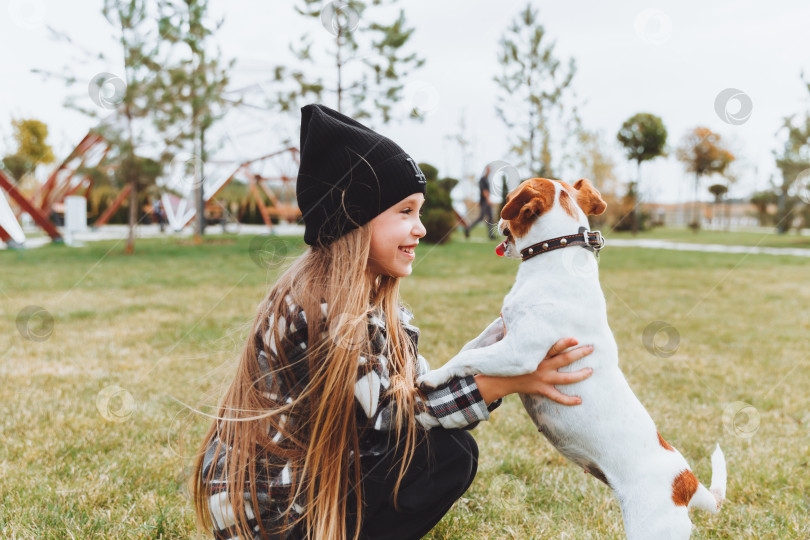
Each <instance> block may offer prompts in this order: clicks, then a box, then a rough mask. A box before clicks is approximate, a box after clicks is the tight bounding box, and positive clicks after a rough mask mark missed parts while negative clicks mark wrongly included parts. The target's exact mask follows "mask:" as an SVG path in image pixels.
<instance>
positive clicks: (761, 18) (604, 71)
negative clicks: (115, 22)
mask: <svg viewBox="0 0 810 540" xmlns="http://www.w3.org/2000/svg"><path fill="white" fill-rule="evenodd" d="M294 4H295V2H293V1H292V0H289V1H287V0H284V1H282V0H275V1H267V0H264V1H261V0H232V1H230V2H225V1H224V0H211V7H212V10H213V12H214V13H215V14H217V15H218V16H222V17H224V20H225V22H224V24H223V26H222V27H221V28H220V30H219V31H218V33H217V35H216V42H217V45H218V46H219V47H220V48H221V51H222V54H223V57H225V58H234V59H235V60H236V67H235V69H234V72H233V75H232V80H233V85H232V88H233V89H246V88H247V89H251V92H249V93H247V94H245V95H246V96H251V98H252V97H256V98H257V99H256V101H257V102H260V99H258V98H259V97H260V96H261V93H260V89H261V88H267V86H266V81H267V80H268V79H269V77H270V69H271V68H272V66H274V65H276V64H280V63H283V64H290V63H292V62H293V61H292V59H291V56H290V54H289V53H288V51H287V47H288V44H289V43H290V42H294V43H300V42H301V40H302V39H303V36H305V35H307V36H309V37H310V38H311V39H313V41H314V42H315V44H316V47H320V48H324V47H326V46H327V42H328V41H327V40H328V39H330V37H331V36H330V35H329V34H328V32H327V31H326V29H325V28H324V27H323V26H322V25H321V24H320V23H319V21H317V20H313V19H307V18H304V17H301V16H299V15H297V14H296V13H295V11H294V10H293V5H294ZM101 5H102V1H101V0H71V1H70V2H57V1H55V0H0V45H2V46H0V68H1V69H2V73H3V77H2V79H3V84H0V152H2V153H3V154H6V153H8V152H10V151H13V147H12V146H13V145H12V144H11V133H12V131H11V120H12V119H13V118H23V117H24V118H28V117H34V118H37V119H39V120H42V121H44V122H46V123H47V124H48V126H49V128H50V136H49V138H50V142H51V144H52V145H53V146H54V149H55V151H56V153H57V155H58V156H60V157H64V156H65V155H66V154H67V153H68V152H69V151H70V150H71V149H72V148H73V147H74V146H75V145H76V144H77V143H78V142H79V141H80V140H81V138H82V137H83V136H84V135H85V134H86V133H87V131H88V129H90V128H91V127H92V126H93V125H94V124H95V122H96V120H93V119H92V118H89V117H87V116H85V115H82V114H81V113H79V112H76V111H72V110H69V109H66V108H65V107H64V102H65V99H66V98H67V97H68V96H80V97H81V96H82V95H83V94H87V92H88V91H87V85H88V84H89V81H90V80H92V79H93V77H94V76H96V75H97V74H98V73H100V72H108V73H112V74H120V73H122V71H123V67H122V65H121V63H120V56H116V54H117V46H116V42H115V41H114V39H113V33H112V29H111V27H110V26H109V24H108V23H107V21H106V20H105V19H104V18H103V16H102V15H101ZM396 5H397V9H399V8H402V9H404V10H405V15H406V18H407V21H408V23H409V25H410V26H413V27H414V28H415V32H414V33H413V36H412V38H411V40H410V42H409V50H412V51H414V52H416V53H417V54H419V55H420V56H421V57H423V58H425V60H426V62H425V65H424V67H423V68H421V69H420V70H418V71H416V72H414V73H413V74H411V76H410V77H409V78H408V79H407V80H406V81H405V82H406V100H411V101H413V102H415V103H417V104H419V105H420V106H422V107H423V108H424V109H426V111H427V112H426V119H425V121H424V122H421V123H417V122H413V121H403V122H399V121H395V122H392V123H389V124H386V125H376V124H375V125H374V127H375V129H377V130H378V131H379V132H381V133H383V134H384V135H386V136H388V137H390V138H391V139H393V140H394V141H396V142H397V143H398V144H399V145H400V146H402V147H403V148H404V149H405V150H406V151H407V152H408V153H409V154H411V155H412V156H413V157H414V158H415V159H416V160H417V161H419V162H428V163H431V164H433V165H434V166H436V167H438V168H439V171H440V174H441V175H442V176H454V177H460V176H461V175H462V173H464V174H466V175H468V176H475V177H477V176H478V175H479V174H480V172H481V170H482V169H483V168H484V166H485V165H486V164H487V163H489V162H492V161H495V160H505V161H508V162H513V161H515V160H514V158H513V156H510V155H509V153H508V149H509V146H510V145H509V132H508V129H507V128H506V127H505V126H504V124H503V122H502V121H501V120H500V119H499V118H498V117H497V115H496V112H495V103H496V96H497V95H498V88H497V85H496V84H495V82H494V81H493V77H494V76H495V75H497V74H498V73H499V70H500V67H499V64H498V62H497V52H498V41H499V39H500V37H501V35H502V34H503V33H504V31H505V30H506V28H507V27H508V26H509V25H510V22H511V21H512V20H513V19H514V18H515V17H516V16H517V14H518V13H519V12H520V10H521V9H522V8H523V7H524V6H525V5H526V2H525V0H521V1H514V0H501V1H499V2H489V1H480V0H477V1H474V0H464V1H462V0H400V2H399V3H398V4H396ZM532 5H533V6H535V7H536V8H537V9H538V10H539V17H540V22H541V23H542V24H543V25H544V27H545V30H546V33H547V36H548V38H549V39H550V40H552V41H554V42H555V54H556V55H557V57H558V58H559V59H560V60H562V61H563V63H564V64H567V62H568V59H569V58H574V59H575V61H576V63H577V72H576V75H575V76H574V79H573V83H572V87H573V88H574V90H575V92H576V96H577V100H578V102H579V111H580V116H581V118H582V121H583V125H584V127H585V128H587V129H589V130H592V131H596V132H598V133H600V134H601V137H602V139H603V141H604V145H605V148H607V150H608V152H609V154H610V156H611V157H612V158H613V160H614V161H615V163H616V173H617V176H618V177H619V179H620V180H622V181H624V180H630V179H633V178H634V177H635V175H636V169H635V164H633V165H630V164H629V163H627V161H626V159H625V157H624V154H623V152H622V149H621V147H620V146H619V144H618V142H617V141H616V132H617V131H618V129H619V128H620V127H621V125H622V123H623V122H624V121H625V120H626V119H627V118H629V117H630V116H632V115H634V114H636V113H638V112H649V113H652V114H655V115H658V116H660V117H661V118H662V120H663V122H664V125H665V126H666V128H667V130H668V132H669V139H668V143H669V146H670V149H671V152H670V155H669V157H666V158H659V159H657V160H654V161H650V162H646V163H645V164H644V165H643V168H642V178H643V183H642V193H643V195H644V198H645V199H646V200H649V201H655V202H680V201H685V200H691V194H692V193H693V191H692V190H693V188H692V185H693V184H692V182H693V180H692V177H691V176H690V175H688V174H687V173H686V172H685V171H684V167H683V164H681V163H680V162H678V161H677V160H676V159H675V156H674V154H675V152H674V148H675V147H677V145H678V143H679V142H680V140H681V139H682V137H683V136H684V135H685V133H686V132H687V131H688V130H690V129H692V128H694V127H696V126H699V125H702V126H706V127H708V128H710V129H712V130H713V131H715V132H717V133H719V134H720V135H721V136H722V137H723V139H724V140H725V141H726V142H727V143H728V145H729V147H730V149H731V150H732V153H734V154H735V155H736V156H737V157H738V160H737V162H736V163H735V164H734V167H735V169H734V170H735V173H736V174H737V175H738V176H739V180H738V181H737V183H736V184H734V185H733V186H732V187H731V189H730V192H729V196H731V197H746V196H748V195H749V194H750V193H752V192H753V191H755V190H759V189H765V188H767V187H768V182H769V177H770V176H771V175H774V176H775V178H776V179H777V180H778V179H779V173H778V170H777V169H776V168H775V165H774V158H773V151H774V150H776V149H778V148H779V147H780V137H781V135H780V134H779V133H778V132H779V128H780V126H781V125H782V123H783V119H784V117H786V116H789V115H792V114H799V113H803V112H804V111H807V110H808V109H810V92H808V90H807V87H806V85H805V84H804V83H803V82H802V80H801V73H802V70H805V72H806V73H807V78H808V80H810V32H807V31H806V28H807V24H808V23H810V3H808V2H802V1H788V0H775V1H771V2H767V3H766V2H753V1H747V0H740V1H712V0H704V1H693V0H686V1H679V2H663V1H620V2H597V1H589V2H585V1H581V0H572V1H568V2H550V1H534V2H532ZM368 13H369V17H368V18H369V19H371V18H372V15H371V12H370V11H369V12H368ZM393 13H394V12H393V11H391V10H390V9H389V10H386V9H385V8H381V9H380V10H378V12H377V15H378V16H379V17H385V18H386V19H388V18H389V17H390V15H392V14H393ZM363 22H364V21H361V22H360V24H363ZM48 27H52V28H54V29H56V30H58V31H62V32H66V33H67V34H68V35H69V36H70V37H71V38H72V40H73V42H74V45H70V44H66V43H65V42H63V41H58V40H54V39H52V38H50V37H49V35H50V32H49V30H48ZM82 48H83V49H87V50H89V51H91V52H93V53H98V52H99V51H104V52H105V53H107V54H108V55H109V57H110V60H108V61H107V62H102V61H99V60H97V59H96V60H87V58H86V57H85V56H83V55H81V54H78V53H77V51H79V50H80V49H82ZM64 67H68V68H69V69H70V70H72V72H73V73H74V74H75V75H76V77H77V78H78V79H79V80H80V81H87V83H86V84H84V83H83V84H78V85H76V86H74V87H67V86H66V85H65V83H64V82H60V81H59V80H57V79H44V78H43V77H42V76H41V75H38V74H34V73H31V69H32V68H38V69H42V70H45V71H54V72H59V71H61V70H62V69H63V68H64ZM263 81H264V82H263ZM724 92H725V93H724ZM726 94H737V95H739V96H740V98H739V99H731V100H728V101H727V102H726V104H725V106H722V103H721V107H720V108H719V109H718V108H717V107H716V101H717V99H718V96H724V95H726ZM86 103H87V105H88V106H93V104H92V102H91V101H90V100H89V96H88V98H87V101H86ZM323 103H324V104H326V105H328V106H333V107H334V106H335V104H334V103H333V100H332V98H331V97H328V96H325V97H324V99H323ZM748 104H750V106H749V105H748ZM518 105H519V104H518ZM462 117H463V118H464V122H465V124H466V132H465V134H466V138H468V139H469V140H470V142H471V144H470V146H469V156H468V159H467V160H466V162H465V160H464V159H463V158H462V155H461V151H460V147H459V145H458V144H457V143H456V142H454V141H453V140H452V139H451V137H452V136H454V135H456V134H458V133H459V122H460V119H461V118H462ZM299 122H300V120H299V114H298V113H294V114H291V115H289V116H286V117H283V116H279V115H273V114H270V113H265V112H262V111H260V110H255V109H245V108H243V109H242V110H239V111H235V112H234V113H232V114H230V115H229V116H228V117H227V118H226V120H225V121H224V122H223V124H222V125H221V126H219V128H218V129H219V133H220V135H221V137H222V140H223V141H224V142H223V146H222V147H221V148H220V149H219V150H218V154H217V158H218V159H220V160H233V159H245V158H250V157H256V156H259V155H262V154H265V153H269V152H272V151H274V150H276V149H279V148H281V140H282V138H283V137H284V136H286V137H289V138H290V139H291V140H293V141H294V142H297V140H298V127H299ZM280 166H281V167H289V166H291V165H290V163H287V164H282V165H280ZM228 167H229V165H227V164H225V165H223V170H225V169H227V168H228ZM520 172H521V173H523V171H520ZM569 174H573V175H574V177H570V178H562V179H563V180H567V181H575V180H577V179H578V178H579V177H580V176H579V175H577V174H576V171H574V172H572V173H569ZM711 183H714V181H711V180H707V181H706V182H705V186H708V185H709V184H711ZM470 185H472V184H470ZM472 189H473V188H472V187H470V190H472ZM701 197H702V198H704V199H705V200H709V199H710V195H709V194H708V192H707V191H706V190H705V189H703V190H702V192H701Z"/></svg>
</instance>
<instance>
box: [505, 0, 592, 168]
mask: <svg viewBox="0 0 810 540" xmlns="http://www.w3.org/2000/svg"><path fill="white" fill-rule="evenodd" d="M545 36H546V31H545V28H544V27H543V25H542V24H540V23H539V22H538V13H537V10H535V9H534V8H532V6H531V4H527V5H526V8H525V9H524V10H523V11H521V12H520V14H519V15H518V16H517V17H516V18H515V19H514V20H513V21H512V24H511V26H510V27H509V28H508V29H507V31H506V32H505V33H504V35H503V36H502V37H501V40H500V43H499V46H500V51H499V53H498V61H499V63H500V64H501V68H502V72H501V75H500V76H496V77H495V78H494V80H495V82H496V83H497V84H498V87H499V88H500V93H499V95H498V98H497V99H498V102H497V105H496V107H495V110H496V112H497V114H498V117H499V118H500V119H501V120H502V121H503V122H504V124H505V125H506V126H507V127H508V128H509V131H510V133H511V134H512V140H511V141H510V142H511V144H512V148H511V150H512V152H513V153H514V154H515V155H517V157H518V159H519V160H520V165H521V166H524V167H525V168H526V169H528V171H529V173H530V174H532V175H537V176H543V177H553V175H554V171H555V170H556V169H557V168H561V166H562V163H561V162H557V163H555V162H554V159H553V155H552V154H553V150H552V148H553V144H552V143H553V141H552V138H551V133H552V132H559V133H560V134H561V135H560V138H561V142H565V140H567V139H569V138H570V137H572V136H574V135H576V133H577V131H578V130H579V129H581V122H580V120H579V117H578V116H577V112H576V107H571V108H570V111H569V110H568V109H567V108H566V107H565V106H564V98H565V97H566V96H567V95H568V92H569V87H570V85H571V81H572V79H573V77H574V74H575V73H576V63H575V62H574V59H573V58H572V59H570V60H569V63H568V69H567V70H564V69H562V68H561V67H560V61H559V60H558V59H557V58H556V57H555V56H554V46H555V43H554V42H552V43H550V44H548V45H546V42H547V40H545V41H544V38H545ZM571 91H572V90H571ZM566 113H570V114H566ZM555 115H556V116H555ZM555 120H556V121H557V122H559V124H557V125H556V126H555V127H552V122H553V121H555Z"/></svg>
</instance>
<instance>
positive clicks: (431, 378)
mask: <svg viewBox="0 0 810 540" xmlns="http://www.w3.org/2000/svg"><path fill="white" fill-rule="evenodd" d="M448 380H450V377H449V376H448V374H446V373H445V372H444V370H442V369H434V370H433V371H431V372H430V373H427V374H426V375H422V376H421V377H419V378H418V379H416V384H417V385H418V386H419V388H420V390H422V391H423V392H429V391H431V390H435V389H437V388H438V387H440V386H441V385H442V384H444V383H446V382H447V381H448Z"/></svg>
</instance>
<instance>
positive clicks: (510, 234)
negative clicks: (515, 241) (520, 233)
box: [503, 229, 512, 236]
mask: <svg viewBox="0 0 810 540" xmlns="http://www.w3.org/2000/svg"><path fill="white" fill-rule="evenodd" d="M503 234H504V235H505V236H512V231H510V230H509V229H504V230H503Z"/></svg>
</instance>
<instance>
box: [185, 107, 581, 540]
mask: <svg viewBox="0 0 810 540" xmlns="http://www.w3.org/2000/svg"><path fill="white" fill-rule="evenodd" d="M301 112H302V120H301V146H300V148H301V165H300V169H299V174H298V180H297V188H296V191H297V198H298V204H299V206H300V208H301V212H302V215H303V220H304V224H305V234H304V240H305V242H306V243H307V244H308V245H309V246H310V247H309V249H307V251H306V252H305V253H304V254H303V255H301V256H300V257H299V258H298V259H296V260H295V261H294V262H293V264H292V265H291V267H290V268H289V269H288V270H286V271H285V272H284V273H283V274H282V275H281V277H280V278H279V279H278V280H277V282H276V283H275V284H274V285H273V287H272V288H271V290H270V292H269V293H268V295H267V297H266V298H265V299H264V301H263V302H262V303H261V304H260V305H259V307H258V311H257V314H256V317H255V322H254V325H253V331H252V333H251V336H250V339H248V340H247V343H246V344H245V346H244V348H243V350H242V353H241V359H240V361H239V364H238V366H237V372H236V376H235V378H234V380H233V382H232V383H231V385H230V387H229V388H228V390H227V392H226V394H225V397H224V400H223V402H222V405H221V406H220V409H219V414H218V417H217V420H216V421H215V422H214V423H213V424H212V425H211V428H210V429H209V430H208V433H207V434H206V436H205V438H204V441H203V444H202V447H201V451H200V454H199V457H198V458H197V460H196V463H195V468H194V484H193V495H194V502H195V510H196V513H197V516H198V518H199V520H200V522H201V524H202V526H203V527H205V528H206V529H209V530H213V532H214V536H215V537H216V538H242V539H248V538H253V539H259V538H274V539H275V538H277V539H297V538H312V539H318V540H321V539H338V540H344V539H348V538H352V539H355V540H356V539H358V538H369V539H371V538H387V539H399V538H401V539H415V538H421V537H422V536H423V535H424V534H426V533H427V532H428V531H429V530H430V529H432V528H433V526H434V525H435V524H436V523H438V521H439V520H440V519H441V518H442V516H443V515H444V514H445V513H447V511H448V510H449V509H450V507H451V506H452V505H453V503H454V502H455V501H456V500H457V499H458V498H459V497H461V495H462V494H463V493H464V492H465V491H466V490H467V488H468V487H469V486H470V484H471V483H472V481H473V478H474V477H475V473H476V471H477V463H478V447H477V445H476V443H475V439H474V438H473V437H472V436H471V435H470V433H469V430H470V429H472V428H473V427H474V426H475V425H476V424H477V423H478V422H479V421H481V420H487V419H489V413H490V412H491V411H492V410H493V409H494V408H495V407H497V406H498V405H500V403H501V398H502V397H503V396H505V395H507V394H510V393H514V392H523V393H540V394H543V395H545V396H547V397H549V398H550V399H553V400H555V401H558V402H560V403H564V404H568V405H574V404H576V403H578V402H579V398H577V397H575V396H567V395H565V394H562V393H561V392H559V391H558V390H557V389H556V388H555V387H554V385H555V384H567V383H572V382H577V381H580V380H583V379H585V378H586V377H588V376H590V371H589V370H580V371H577V372H572V373H561V372H557V369H558V368H559V367H562V366H565V365H568V364H570V363H571V362H573V361H575V360H577V359H579V358H582V357H583V356H585V355H586V354H589V353H590V348H589V347H579V348H576V349H572V350H570V351H568V352H565V353H562V354H558V353H560V351H562V350H564V349H566V348H569V347H571V346H573V345H576V341H575V340H573V339H570V338H569V339H561V340H560V341H558V342H557V343H556V344H555V345H554V347H552V349H551V350H550V351H549V352H548V354H546V355H545V358H538V364H539V365H538V369H537V370H536V371H535V372H534V373H531V374H528V375H523V376H517V377H503V378H502V377H487V376H484V375H475V376H468V377H464V378H456V379H453V380H451V381H450V382H449V383H448V384H447V385H445V386H444V387H441V388H439V389H437V390H435V391H432V392H426V393H423V392H421V391H419V390H418V389H417V388H416V386H415V381H416V378H417V377H418V376H420V375H421V374H424V373H427V372H428V371H429V369H430V368H429V366H428V363H427V361H426V360H425V358H424V357H422V356H421V355H420V354H419V353H418V339H419V330H418V328H416V327H415V326H412V325H410V320H411V318H412V314H411V313H410V311H409V310H408V309H407V308H405V306H403V305H402V304H401V302H400V298H399V280H400V278H403V277H406V276H408V275H410V273H411V265H412V262H413V260H414V258H415V255H414V253H413V248H414V247H415V246H416V245H417V244H418V243H419V239H420V238H422V237H423V236H424V235H425V228H424V227H423V225H422V223H421V221H420V219H419V215H420V209H421V206H422V204H423V203H424V200H425V198H424V194H425V177H424V175H423V174H422V172H421V170H420V169H419V167H418V166H417V165H416V163H415V162H414V160H413V159H411V158H410V156H408V155H407V154H406V153H405V152H404V151H403V150H402V149H401V148H400V147H399V146H397V145H396V144H395V143H394V142H392V141H391V140H389V139H387V138H385V137H383V136H381V135H379V134H377V133H375V132H374V131H372V130H370V129H368V128H367V127H365V126H363V125H362V124H360V123H358V122H356V121H355V120H353V119H351V118H348V117H346V116H344V115H342V114H340V113H338V112H336V111H333V110H331V109H329V108H327V107H324V106H321V105H307V106H306V107H304V108H303V109H302V110H301ZM541 360H542V362H541Z"/></svg>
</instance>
